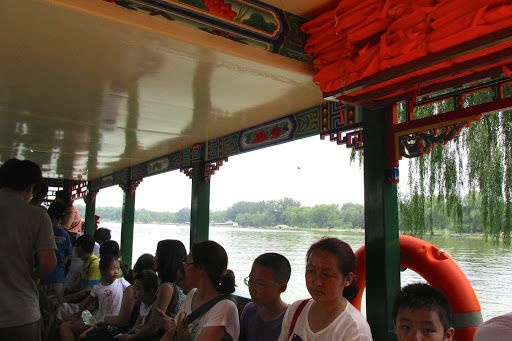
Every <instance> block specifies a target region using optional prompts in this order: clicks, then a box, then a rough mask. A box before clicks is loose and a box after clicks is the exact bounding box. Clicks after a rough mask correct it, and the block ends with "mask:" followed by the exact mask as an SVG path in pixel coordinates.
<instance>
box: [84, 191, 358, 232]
mask: <svg viewBox="0 0 512 341" xmlns="http://www.w3.org/2000/svg"><path fill="white" fill-rule="evenodd" d="M77 208H78V211H79V212H80V215H81V216H82V217H84V216H85V206H77ZM96 214H97V215H99V216H100V222H110V221H121V208H120V207H96ZM228 220H231V221H236V222H238V224H239V225H240V226H245V227H249V226H252V227H269V226H276V225H288V226H293V227H300V228H343V229H352V228H364V208H363V205H360V204H353V203H346V204H344V205H343V206H342V207H341V208H340V207H339V206H338V205H335V204H330V205H325V204H322V205H315V206H313V207H305V206H301V204H300V202H298V201H296V200H294V199H291V198H283V199H280V200H269V201H259V202H249V201H240V202H237V203H235V204H233V205H232V206H231V207H229V208H227V209H226V210H224V211H210V221H212V222H216V223H219V222H226V221H228ZM135 221H136V222H139V223H144V224H151V223H162V224H183V223H185V222H188V221H190V209H189V208H182V209H181V210H179V211H177V212H174V213H173V212H153V211H149V210H147V209H138V210H135Z"/></svg>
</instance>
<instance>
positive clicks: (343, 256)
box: [306, 237, 357, 301]
mask: <svg viewBox="0 0 512 341" xmlns="http://www.w3.org/2000/svg"><path fill="white" fill-rule="evenodd" d="M314 251H324V252H329V253H330V254H332V255H333V256H334V257H336V258H337V259H338V269H339V270H340V271H341V273H342V275H343V277H346V276H347V275H348V274H349V273H351V272H352V273H353V274H354V278H353V280H352V283H350V285H349V286H348V287H346V288H345V289H344V290H343V296H344V297H345V298H346V299H347V300H349V301H352V300H353V299H354V297H356V295H357V287H356V284H357V278H356V277H355V272H356V256H355V255H354V251H352V248H351V247H350V245H348V244H347V243H345V242H344V241H342V240H339V239H338V238H327V237H325V238H322V239H320V240H319V241H317V242H316V243H314V244H313V245H311V246H310V247H309V250H308V252H307V254H306V261H309V257H310V256H311V254H312V253H313V252H314Z"/></svg>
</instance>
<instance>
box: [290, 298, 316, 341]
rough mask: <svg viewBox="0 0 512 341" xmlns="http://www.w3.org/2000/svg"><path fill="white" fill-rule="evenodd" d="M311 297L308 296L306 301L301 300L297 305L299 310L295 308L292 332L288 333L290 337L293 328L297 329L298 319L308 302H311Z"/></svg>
mask: <svg viewBox="0 0 512 341" xmlns="http://www.w3.org/2000/svg"><path fill="white" fill-rule="evenodd" d="M310 299H311V298H306V299H305V300H304V301H302V302H300V304H299V306H298V307H297V310H295V314H293V318H292V323H291V324H290V332H289V333H288V337H290V336H291V335H292V333H293V330H294V329H295V323H296V322H297V319H298V318H299V316H300V313H302V310H303V309H304V307H305V306H306V303H308V302H309V300H310Z"/></svg>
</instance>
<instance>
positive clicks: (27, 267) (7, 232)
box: [0, 159, 57, 341]
mask: <svg viewBox="0 0 512 341" xmlns="http://www.w3.org/2000/svg"><path fill="white" fill-rule="evenodd" d="M41 181H42V175H41V169H40V168H39V166H38V165H36V164H35V163H33V162H32V161H28V160H23V161H21V160H18V159H10V160H7V161H6V162H5V163H4V164H3V165H2V166H1V167H0V269H1V271H2V275H1V276H0V293H1V294H0V340H30V341H31V340H39V339H40V335H41V331H40V328H41V325H40V319H41V314H40V312H39V299H38V292H37V285H36V281H38V279H39V278H42V277H44V276H46V275H48V274H49V273H51V272H52V271H53V269H54V268H55V265H56V263H57V260H56V258H55V250H56V247H55V240H54V237H53V228H52V222H51V220H50V217H49V216H48V214H47V213H46V212H45V211H44V210H41V209H40V208H37V207H35V206H33V205H30V204H29V202H30V200H31V199H32V194H33V190H34V186H35V184H37V183H39V182H41Z"/></svg>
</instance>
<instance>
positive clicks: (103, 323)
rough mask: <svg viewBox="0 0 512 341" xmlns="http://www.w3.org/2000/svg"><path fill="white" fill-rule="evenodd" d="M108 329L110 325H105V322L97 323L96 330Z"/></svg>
mask: <svg viewBox="0 0 512 341" xmlns="http://www.w3.org/2000/svg"><path fill="white" fill-rule="evenodd" d="M107 327H108V323H105V320H102V321H100V322H96V328H107Z"/></svg>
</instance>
